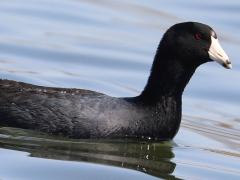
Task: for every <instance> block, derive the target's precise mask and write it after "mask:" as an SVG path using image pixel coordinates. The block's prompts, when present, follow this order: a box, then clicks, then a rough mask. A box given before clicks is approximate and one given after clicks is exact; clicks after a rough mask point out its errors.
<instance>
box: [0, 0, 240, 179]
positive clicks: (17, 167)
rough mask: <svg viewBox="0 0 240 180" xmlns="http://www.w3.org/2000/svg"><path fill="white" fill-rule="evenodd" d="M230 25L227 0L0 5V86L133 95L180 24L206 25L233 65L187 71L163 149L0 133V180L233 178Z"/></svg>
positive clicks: (237, 161) (235, 33) (237, 5)
mask: <svg viewBox="0 0 240 180" xmlns="http://www.w3.org/2000/svg"><path fill="white" fill-rule="evenodd" d="M239 17H240V2H239V1H235V0H220V1H216V0H214V1H207V0H202V1H190V0H172V1H159V0H148V1H144V0H132V1H126V0H123V1H117V0H98V1H95V0H58V1H57V0H51V1H46V0H41V1H37V0H22V1H18V0H7V1H6V0H2V1H0V22H1V25H0V77H1V78H3V79H5V78H6V79H12V80H18V81H23V82H28V83H33V84H38V85H44V86H56V87H75V88H84V89H91V90H95V91H98V92H103V93H106V94H109V95H112V96H118V97H120V96H134V95H137V94H138V93H139V92H140V91H141V90H142V88H143V87H144V85H145V83H146V80H147V77H148V75H149V69H150V67H151V63H152V59H153V56H154V53H155V50H156V47H157V45H158V43H159V40H160V38H161V37H162V34H163V33H164V31H165V30H166V29H167V28H168V27H169V26H171V25H173V24H174V23H176V22H182V21H199V22H203V23H206V24H209V25H210V26H212V27H213V28H214V29H215V30H216V32H217V33H218V36H219V39H220V41H221V44H222V46H223V47H224V49H225V51H226V52H227V53H228V55H229V56H230V58H231V60H232V63H233V69H232V70H226V69H224V68H222V67H221V66H219V65H218V64H216V63H208V64H204V65H202V66H201V67H200V68H199V69H198V70H197V72H196V73H195V75H194V77H193V78H192V79H191V82H190V84H189V85H188V86H187V88H186V90H185V93H184V97H183V121H182V125H181V128H180V131H179V133H178V134H177V136H176V137H175V139H174V140H173V141H170V142H154V141H146V140H136V139H122V140H111V141H110V140H108V141H106V140H95V141H92V140H91V141H90V140H70V139H64V138H60V137H49V136H46V135H44V134H39V133H36V132H32V131H26V130H21V129H14V128H6V127H0V161H1V163H0V179H1V180H2V179H106V178H107V179H157V178H165V179H166V178H168V179H171V178H172V179H174V178H176V179H204V178H208V179H210V178H211V179H239V178H240V151H239V150H240V131H239V130H240V109H239V105H240V83H239V77H240V72H239V70H240V61H239V49H240V33H239V29H240V21H239ZM2 162H4V163H2ZM122 167H124V168H122Z"/></svg>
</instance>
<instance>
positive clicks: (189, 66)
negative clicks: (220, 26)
mask: <svg viewBox="0 0 240 180" xmlns="http://www.w3.org/2000/svg"><path fill="white" fill-rule="evenodd" d="M209 61H217V62H218V63H220V64H221V65H223V66H224V67H225V68H231V62H230V61H229V58H228V56H227V55H226V53H225V52H224V50H223V49H222V48H221V46H220V44H219V43H218V39H217V35H216V33H215V32H214V30H213V29H212V28H211V27H209V26H208V25H205V24H201V23H197V22H184V23H179V24H175V25H173V26H172V27H170V28H169V29H168V30H167V31H166V33H165V34H164V36H163V38H162V40H161V42H160V44H159V46H158V49H157V52H156V55H155V58H154V61H153V65H152V69H151V73H150V77H149V79H148V82H147V85H146V87H145V88H144V90H143V91H142V93H141V94H140V95H139V96H136V97H128V98H116V97H110V96H107V95H105V94H101V93H98V92H93V91H89V90H82V89H63V88H49V87H42V86H35V85H31V84H25V83H21V82H16V81H9V80H0V97H1V98H0V125H1V126H10V127H19V128H26V129H33V130H38V131H42V132H46V133H49V134H60V135H63V136H66V137H71V138H122V137H151V138H156V139H160V140H168V139H172V138H173V137H174V136H175V135H176V133H177V131H178V129H179V126H180V122H181V111H182V108H181V106H182V93H183V90H184V88H185V86H186V85H187V83H188V81H189V80H190V78H191V76H192V75H193V73H194V71H195V70H196V68H197V67H198V66H199V65H201V64H203V63H205V62H209Z"/></svg>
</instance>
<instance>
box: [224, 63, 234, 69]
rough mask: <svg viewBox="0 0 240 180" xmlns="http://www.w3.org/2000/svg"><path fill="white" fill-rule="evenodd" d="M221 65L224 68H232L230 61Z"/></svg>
mask: <svg viewBox="0 0 240 180" xmlns="http://www.w3.org/2000/svg"><path fill="white" fill-rule="evenodd" d="M222 65H223V67H225V68H226V69H232V64H231V63H224V64H222Z"/></svg>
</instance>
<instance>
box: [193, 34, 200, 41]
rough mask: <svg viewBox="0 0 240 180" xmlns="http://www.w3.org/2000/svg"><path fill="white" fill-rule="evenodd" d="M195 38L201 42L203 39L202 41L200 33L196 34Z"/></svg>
mask: <svg viewBox="0 0 240 180" xmlns="http://www.w3.org/2000/svg"><path fill="white" fill-rule="evenodd" d="M194 38H195V39H196V40H201V39H202V35H201V34H200V33H196V34H195V35H194Z"/></svg>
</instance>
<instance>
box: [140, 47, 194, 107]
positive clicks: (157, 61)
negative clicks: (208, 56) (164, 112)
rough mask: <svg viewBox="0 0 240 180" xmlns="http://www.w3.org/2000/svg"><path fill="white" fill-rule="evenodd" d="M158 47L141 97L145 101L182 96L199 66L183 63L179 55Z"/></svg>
mask: <svg viewBox="0 0 240 180" xmlns="http://www.w3.org/2000/svg"><path fill="white" fill-rule="evenodd" d="M168 51H170V50H167V48H161V46H160V47H159V48H158V50H157V53H156V55H155V58H154V62H153V65H152V68H151V74H150V76H149V79H148V81H147V85H146V86H145V88H144V90H143V91H142V93H141V94H140V96H139V98H140V99H141V100H143V101H148V102H158V101H160V100H161V99H162V98H165V97H181V96H182V93H183V91H184V88H185V87H186V85H187V83H188V82H189V80H190V78H191V77H192V75H193V73H194V72H195V70H196V68H197V66H193V65H189V66H187V65H183V64H182V63H180V62H182V61H181V60H180V59H178V58H179V57H176V56H175V55H174V53H172V52H168Z"/></svg>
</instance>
